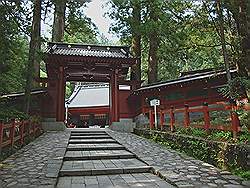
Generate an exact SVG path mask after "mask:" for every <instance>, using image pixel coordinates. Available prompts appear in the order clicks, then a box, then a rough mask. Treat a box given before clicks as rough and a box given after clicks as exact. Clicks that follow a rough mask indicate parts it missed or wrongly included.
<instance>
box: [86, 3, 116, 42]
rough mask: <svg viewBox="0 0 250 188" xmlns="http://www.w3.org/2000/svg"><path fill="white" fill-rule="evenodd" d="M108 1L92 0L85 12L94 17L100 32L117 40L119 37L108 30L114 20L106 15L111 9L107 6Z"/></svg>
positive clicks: (110, 38) (93, 19)
mask: <svg viewBox="0 0 250 188" xmlns="http://www.w3.org/2000/svg"><path fill="white" fill-rule="evenodd" d="M108 1H109V0H92V1H91V2H90V3H88V4H87V7H86V8H85V11H84V13H85V14H86V15H87V16H88V17H90V18H91V19H92V21H93V22H94V23H95V25H96V26H97V27H98V29H99V31H100V33H102V34H103V35H104V36H105V37H107V38H108V39H109V40H112V41H117V40H118V38H117V37H116V36H115V35H112V34H110V33H109V32H108V31H109V27H110V24H111V23H112V20H111V19H110V18H109V17H108V16H107V15H104V14H105V13H106V12H108V9H109V8H108V6H107V3H108Z"/></svg>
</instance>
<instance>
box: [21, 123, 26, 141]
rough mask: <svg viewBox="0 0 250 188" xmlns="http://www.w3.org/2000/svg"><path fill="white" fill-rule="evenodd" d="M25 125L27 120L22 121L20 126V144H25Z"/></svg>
mask: <svg viewBox="0 0 250 188" xmlns="http://www.w3.org/2000/svg"><path fill="white" fill-rule="evenodd" d="M24 125H25V121H22V123H21V127H20V144H21V145H23V144H24Z"/></svg>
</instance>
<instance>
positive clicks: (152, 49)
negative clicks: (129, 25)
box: [146, 0, 162, 84]
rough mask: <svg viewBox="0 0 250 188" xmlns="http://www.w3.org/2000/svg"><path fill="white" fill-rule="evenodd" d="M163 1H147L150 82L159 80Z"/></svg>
mask: <svg viewBox="0 0 250 188" xmlns="http://www.w3.org/2000/svg"><path fill="white" fill-rule="evenodd" d="M161 5H162V1H159V0H156V1H150V0H149V1H147V5H146V6H147V8H148V15H149V16H148V23H147V26H148V27H147V28H148V31H147V34H146V35H147V36H148V40H149V52H148V83H149V84H150V83H154V82H157V77H158V54H157V53H158V48H159V44H160V32H161V31H160V17H161V13H160V12H161Z"/></svg>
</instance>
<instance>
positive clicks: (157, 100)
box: [150, 99, 160, 129]
mask: <svg viewBox="0 0 250 188" xmlns="http://www.w3.org/2000/svg"><path fill="white" fill-rule="evenodd" d="M159 105H160V100H159V99H153V100H151V101H150V106H153V107H154V112H155V128H156V129H157V110H156V106H159Z"/></svg>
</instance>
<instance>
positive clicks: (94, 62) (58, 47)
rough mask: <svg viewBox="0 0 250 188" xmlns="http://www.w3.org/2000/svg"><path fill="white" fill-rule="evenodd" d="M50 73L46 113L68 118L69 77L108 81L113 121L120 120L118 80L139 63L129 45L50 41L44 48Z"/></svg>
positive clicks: (119, 81)
mask: <svg viewBox="0 0 250 188" xmlns="http://www.w3.org/2000/svg"><path fill="white" fill-rule="evenodd" d="M45 55H46V58H45V63H46V68H47V74H48V79H47V83H48V86H47V87H48V94H49V96H50V99H49V101H48V104H47V114H46V116H47V117H51V118H56V121H60V122H63V121H64V120H65V86H66V81H79V82H105V83H109V86H110V90H109V91H110V123H112V122H117V121H119V116H120V114H119V84H127V85H130V84H131V82H130V81H127V80H125V79H126V77H127V73H128V70H129V67H131V66H132V65H134V64H135V63H136V59H135V58H132V56H131V55H130V53H129V47H127V46H97V45H80V44H66V43H49V44H48V48H47V50H46V52H45Z"/></svg>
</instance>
